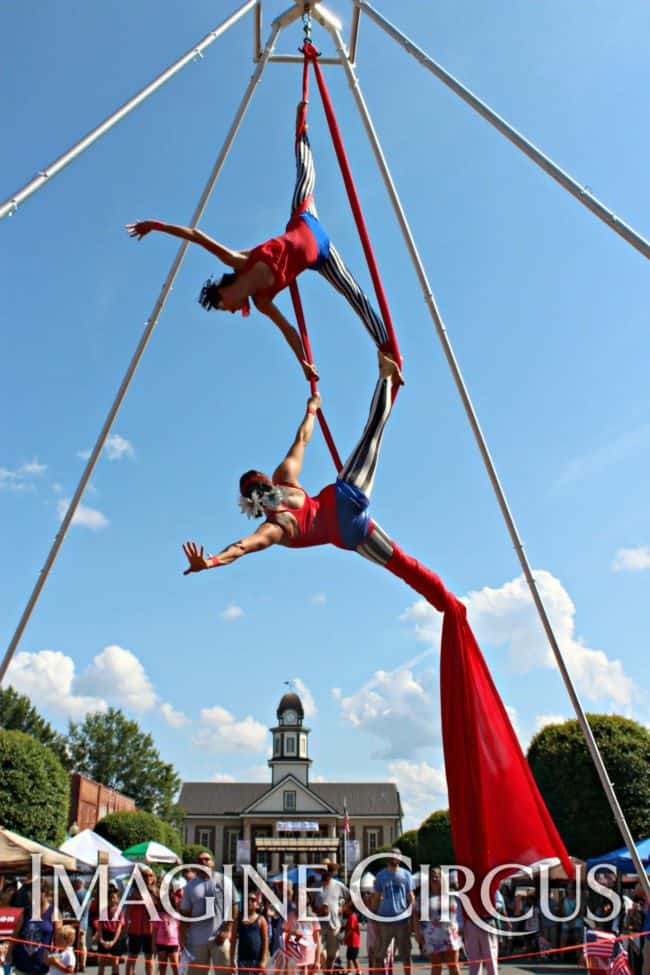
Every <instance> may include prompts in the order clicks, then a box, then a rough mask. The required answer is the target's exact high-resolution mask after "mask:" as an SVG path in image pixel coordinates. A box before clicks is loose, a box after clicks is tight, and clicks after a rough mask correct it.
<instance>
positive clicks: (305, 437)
mask: <svg viewBox="0 0 650 975" xmlns="http://www.w3.org/2000/svg"><path fill="white" fill-rule="evenodd" d="M319 408H320V394H319V393H316V394H315V395H314V396H310V397H309V399H308V400H307V410H306V411H305V415H304V417H303V420H302V423H301V424H300V426H299V427H298V430H297V432H296V436H295V437H294V441H293V443H292V444H291V447H290V448H289V452H288V454H287V456H286V457H285V458H284V460H283V461H282V463H281V464H280V465H279V466H278V467H277V468H276V469H275V473H274V474H273V480H274V482H275V483H276V484H280V483H288V484H295V483H296V481H297V480H298V478H299V477H300V472H301V470H302V462H303V459H304V456H305V447H306V446H307V444H308V443H309V441H310V440H311V435H312V433H313V432H314V417H315V416H316V413H317V412H318V410H319Z"/></svg>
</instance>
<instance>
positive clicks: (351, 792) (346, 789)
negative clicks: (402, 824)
mask: <svg viewBox="0 0 650 975" xmlns="http://www.w3.org/2000/svg"><path fill="white" fill-rule="evenodd" d="M271 788H272V786H271V785H270V783H265V782H184V783H183V786H182V789H181V794H180V797H179V800H178V801H179V804H180V805H181V806H182V808H183V809H184V810H185V812H186V813H187V815H188V816H208V817H209V816H226V815H233V816H239V814H240V813H241V810H242V809H246V808H247V807H248V806H250V805H251V803H253V802H255V801H256V800H257V799H260V798H261V797H262V796H263V795H264V793H265V792H270V790H271ZM309 789H310V791H311V792H313V793H314V794H315V795H316V796H318V797H319V798H320V799H323V800H324V801H325V802H326V803H328V804H329V805H330V806H333V807H334V808H335V809H336V810H338V812H339V813H340V814H341V816H342V815H343V807H344V805H345V804H347V808H348V814H349V815H350V816H394V817H397V816H401V815H402V806H401V803H400V798H399V792H398V791H397V786H396V785H395V784H394V783H393V782H315V783H314V784H311V783H310V785H309Z"/></svg>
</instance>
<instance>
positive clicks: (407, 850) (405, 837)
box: [393, 829, 420, 870]
mask: <svg viewBox="0 0 650 975" xmlns="http://www.w3.org/2000/svg"><path fill="white" fill-rule="evenodd" d="M393 845H394V846H396V847H397V849H398V850H399V851H400V853H403V854H404V856H405V857H410V858H411V865H412V867H413V869H414V870H416V869H417V867H418V865H419V862H420V861H419V858H418V831H417V830H416V829H409V830H407V831H406V833H402V835H401V836H399V837H398V838H397V839H396V840H395V843H394V844H393Z"/></svg>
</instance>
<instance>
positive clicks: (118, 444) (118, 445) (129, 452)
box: [104, 433, 135, 460]
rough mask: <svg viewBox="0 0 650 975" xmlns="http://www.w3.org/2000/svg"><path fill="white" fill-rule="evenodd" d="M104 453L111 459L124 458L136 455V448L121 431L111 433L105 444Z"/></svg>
mask: <svg viewBox="0 0 650 975" xmlns="http://www.w3.org/2000/svg"><path fill="white" fill-rule="evenodd" d="M104 453H105V454H106V456H107V457H108V459H109V460H122V458H123V457H135V448H134V446H133V444H132V443H131V441H130V440H126V439H125V438H124V437H121V436H120V435H119V433H110V434H109V435H108V437H107V438H106V443H105V444H104Z"/></svg>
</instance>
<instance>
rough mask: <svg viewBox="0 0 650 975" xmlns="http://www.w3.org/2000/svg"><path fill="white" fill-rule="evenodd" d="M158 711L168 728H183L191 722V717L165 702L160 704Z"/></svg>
mask: <svg viewBox="0 0 650 975" xmlns="http://www.w3.org/2000/svg"><path fill="white" fill-rule="evenodd" d="M160 713H161V714H162V716H163V719H164V720H165V722H166V723H167V724H168V725H169V727H170V728H184V727H185V725H188V724H190V723H191V719H190V718H188V716H187V715H186V714H183V712H182V711H177V710H176V708H174V707H172V705H171V704H168V703H167V702H165V703H164V704H161V705H160Z"/></svg>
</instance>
